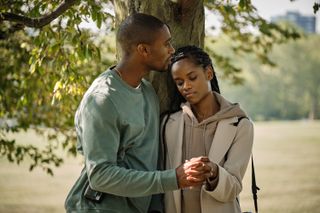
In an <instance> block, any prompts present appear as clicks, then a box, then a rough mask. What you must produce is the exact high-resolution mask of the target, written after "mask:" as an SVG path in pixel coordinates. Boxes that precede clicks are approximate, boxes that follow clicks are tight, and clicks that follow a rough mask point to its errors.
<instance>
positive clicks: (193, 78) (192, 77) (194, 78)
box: [189, 75, 197, 81]
mask: <svg viewBox="0 0 320 213" xmlns="http://www.w3.org/2000/svg"><path fill="white" fill-rule="evenodd" d="M189 79H190V80H191V81H194V80H196V79H197V76H196V75H195V76H190V78H189Z"/></svg>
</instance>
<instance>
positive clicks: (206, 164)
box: [176, 156, 218, 188]
mask: <svg viewBox="0 0 320 213" xmlns="http://www.w3.org/2000/svg"><path fill="white" fill-rule="evenodd" d="M176 174H177V179H178V185H179V188H188V187H194V186H199V185H202V184H203V183H204V181H205V180H206V179H207V178H215V177H216V176H217V174H218V166H217V165H216V164H215V163H212V162H211V161H210V160H209V158H208V157H206V156H200V157H197V158H192V159H190V160H187V161H186V162H185V163H184V164H182V165H180V166H179V167H178V168H176Z"/></svg>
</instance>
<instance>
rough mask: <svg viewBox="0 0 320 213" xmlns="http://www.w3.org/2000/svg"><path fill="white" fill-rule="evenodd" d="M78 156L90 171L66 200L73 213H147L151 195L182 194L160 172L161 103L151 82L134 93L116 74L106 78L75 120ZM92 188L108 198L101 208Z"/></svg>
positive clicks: (92, 90)
mask: <svg viewBox="0 0 320 213" xmlns="http://www.w3.org/2000/svg"><path fill="white" fill-rule="evenodd" d="M75 126H76V132H77V137H78V147H77V148H78V151H80V152H81V153H82V154H83V155H84V158H85V168H84V170H83V171H82V173H81V175H80V177H79V179H78V180H77V181H76V183H75V185H74V186H73V188H72V189H71V191H70V193H69V195H68V197H67V199H66V204H65V205H66V209H67V211H68V212H73V211H74V212H88V211H89V210H92V211H93V212H121V213H122V212H124V213H126V212H128V213H131V212H132V213H134V212H139V213H140V212H141V213H142V212H147V211H148V208H149V206H150V203H151V195H152V194H157V193H162V192H165V191H168V190H176V189H178V186H177V181H176V174H175V170H168V171H156V169H157V159H158V152H159V151H158V150H159V103H158V99H157V96H156V94H155V92H154V90H153V88H152V86H151V84H150V83H149V82H147V81H146V80H142V82H141V86H140V87H139V88H132V87H130V86H129V85H127V84H126V83H125V82H123V81H122V80H121V78H120V77H119V76H118V75H117V74H116V73H115V72H114V71H113V70H108V71H106V72H104V73H102V74H101V75H100V76H99V77H98V78H97V79H96V80H95V81H94V82H93V84H92V85H91V86H90V88H89V89H88V91H87V92H86V94H85V95H84V97H83V100H82V101H81V103H80V106H79V108H78V110H77V112H76V116H75ZM87 180H89V184H90V187H91V188H92V189H94V190H97V191H100V192H104V193H105V194H104V195H103V199H102V201H101V202H100V203H96V202H93V201H90V200H88V199H86V198H84V196H83V193H84V190H85V187H86V183H87Z"/></svg>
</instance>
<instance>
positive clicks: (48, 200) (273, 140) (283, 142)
mask: <svg viewBox="0 0 320 213" xmlns="http://www.w3.org/2000/svg"><path fill="white" fill-rule="evenodd" d="M14 137H15V138H17V140H18V141H20V142H21V143H29V142H30V143H31V142H32V143H37V144H38V143H41V142H42V141H43V140H44V139H43V138H39V137H35V135H34V133H33V132H28V133H21V134H19V135H15V136H14ZM253 152H254V158H255V169H256V179H257V182H258V186H259V187H260V188H261V190H260V191H259V192H258V202H259V212H261V213H287V212H288V213H307V212H308V213H317V212H319V213H320V122H306V121H296V122H257V123H256V124H255V144H254V148H253ZM0 167H1V169H0V192H1V198H0V212H1V213H2V212H4V213H11V212H12V213H13V212H14V213H18V212H19V213H20V212H24V213H37V212H39V213H40V212H41V213H42V212H48V213H50V212H52V213H53V212H55V213H60V212H64V208H63V203H64V199H65V197H66V195H67V193H68V191H69V190H70V187H71V186H72V184H73V183H74V181H75V180H76V178H77V177H78V176H79V173H80V170H81V159H74V158H65V163H64V164H63V166H61V167H59V168H57V169H55V170H54V173H55V175H54V177H51V176H49V175H47V174H46V173H44V172H43V171H42V170H40V169H35V171H33V172H29V171H28V164H27V162H26V163H23V164H21V165H19V166H18V165H16V164H11V163H8V162H7V160H6V159H4V158H0ZM250 184H251V166H250V165H249V166H248V170H247V173H246V176H245V178H244V181H243V192H242V193H241V196H240V202H241V206H242V208H243V209H242V210H243V211H248V210H251V211H253V210H254V207H253V201H252V195H251V191H250V190H251V185H250Z"/></svg>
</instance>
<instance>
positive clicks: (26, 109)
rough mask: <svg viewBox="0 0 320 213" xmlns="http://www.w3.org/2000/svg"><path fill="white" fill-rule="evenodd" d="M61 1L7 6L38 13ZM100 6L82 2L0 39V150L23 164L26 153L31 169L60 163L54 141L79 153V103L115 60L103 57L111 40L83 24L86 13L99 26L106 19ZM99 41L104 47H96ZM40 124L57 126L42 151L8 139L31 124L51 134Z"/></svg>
mask: <svg viewBox="0 0 320 213" xmlns="http://www.w3.org/2000/svg"><path fill="white" fill-rule="evenodd" d="M57 3H58V1H50V3H48V2H43V1H34V2H33V4H34V7H30V8H24V7H23V5H26V2H20V1H19V2H18V1H17V2H15V3H14V4H11V5H8V6H9V7H10V8H5V9H8V10H9V11H13V12H19V13H20V12H21V10H22V9H24V10H25V11H24V13H26V14H28V15H30V16H34V17H38V16H41V15H43V14H44V13H45V12H46V11H47V10H48V9H47V8H54V7H55V6H56V4H57ZM13 6H15V7H13ZM11 8H13V9H11ZM78 10H79V11H80V12H81V13H78V12H77V11H78ZM101 10H102V6H99V4H98V3H90V2H88V3H81V4H79V5H78V8H70V9H69V10H68V11H67V12H65V13H64V14H62V15H61V16H60V17H59V18H58V19H57V20H55V21H54V22H52V23H51V24H50V25H46V26H44V27H42V28H41V29H30V28H26V29H25V30H23V31H22V30H20V31H15V32H13V33H11V34H10V35H6V38H4V39H1V40H0V52H1V54H0V70H1V77H0V85H1V90H0V118H1V120H2V126H1V129H0V133H1V134H0V139H1V141H0V153H1V155H3V156H6V157H7V159H8V160H9V161H12V162H16V163H19V162H20V161H21V160H23V159H24V157H26V156H28V157H30V158H31V159H32V160H33V163H32V164H31V167H30V169H32V168H34V167H35V166H41V167H43V168H44V169H45V170H46V171H47V172H48V173H50V174H51V173H52V170H51V169H50V164H54V165H56V166H59V165H60V164H61V162H62V158H61V157H58V156H57V155H56V154H55V153H54V150H55V149H56V147H57V145H53V144H54V142H55V141H59V143H58V144H59V146H62V147H63V148H64V149H66V150H67V151H68V152H69V153H71V154H74V155H75V154H76V147H75V135H74V132H73V131H72V130H71V129H70V127H72V126H73V117H74V112H75V110H76V107H77V105H78V103H79V100H80V98H81V96H82V95H83V93H84V91H85V90H86V89H87V87H88V85H89V83H90V82H92V80H93V78H95V77H96V76H97V75H98V74H99V73H101V71H102V70H103V69H105V68H106V66H108V65H110V64H111V63H112V62H113V61H114V59H108V58H105V57H103V58H102V61H101V60H100V59H101V53H100V51H101V50H104V51H105V50H106V48H109V49H110V48H111V50H113V49H114V47H112V45H111V46H110V44H109V42H108V43H106V41H105V40H101V39H100V40H98V41H97V39H96V40H95V41H94V40H93V39H94V38H95V37H94V35H92V33H90V32H89V31H87V30H84V29H80V27H79V25H80V23H81V22H82V21H83V20H86V19H88V17H92V19H93V20H95V21H96V23H97V25H98V26H100V25H101V23H102V22H107V20H106V18H107V15H106V13H102V12H101ZM1 26H2V27H3V28H2V29H4V28H6V29H7V31H6V32H10V29H11V28H10V27H12V25H10V24H9V23H6V22H4V23H1ZM111 44H112V43H111ZM99 45H104V47H103V48H98V46H99ZM112 48H113V49H112ZM10 119H16V120H17V121H18V122H17V125H14V126H11V125H9V124H8V121H10ZM40 127H50V128H52V129H53V130H54V132H50V133H48V134H47V135H48V138H49V139H50V141H52V142H51V143H50V144H48V146H47V147H46V148H45V149H44V150H39V149H38V148H37V147H33V146H23V145H19V144H16V143H15V141H10V140H8V139H7V137H6V134H7V133H9V132H16V131H21V130H27V129H30V128H33V129H36V130H37V132H38V133H40V134H44V133H47V131H46V130H43V128H40ZM58 134H62V135H63V137H58V136H57V135H58Z"/></svg>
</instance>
